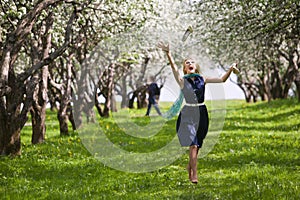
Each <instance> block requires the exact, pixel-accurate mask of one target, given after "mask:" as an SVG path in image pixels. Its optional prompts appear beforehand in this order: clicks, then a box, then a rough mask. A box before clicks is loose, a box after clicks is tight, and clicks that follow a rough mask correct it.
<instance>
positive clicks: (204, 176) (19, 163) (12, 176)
mask: <svg viewBox="0 0 300 200" xmlns="http://www.w3.org/2000/svg"><path fill="white" fill-rule="evenodd" d="M226 103H227V107H226V108H227V111H226V118H225V122H224V128H223V130H222V132H221V134H220V135H219V140H218V143H217V144H216V145H215V146H214V148H213V150H212V151H211V152H209V154H208V155H206V156H204V157H202V158H199V160H198V169H199V183H198V185H193V184H191V183H190V182H189V181H188V175H187V172H186V170H185V167H186V164H187V162H188V154H187V152H186V153H184V154H183V155H182V156H180V157H179V158H178V159H176V160H175V161H174V162H173V163H172V164H170V165H168V166H166V167H163V168H161V169H158V170H155V171H152V172H147V173H129V172H123V171H118V170H115V169H112V168H110V167H108V166H105V165H104V164H102V163H101V162H100V161H99V160H97V159H95V158H94V157H93V156H91V154H90V153H89V152H88V151H87V150H86V148H85V146H84V145H83V144H82V138H81V137H79V135H78V133H72V135H71V136H70V137H59V127H58V124H57V122H56V120H55V116H56V115H55V113H49V114H48V120H47V140H46V142H45V143H43V144H40V145H31V144H30V134H31V130H30V126H27V127H25V128H24V130H23V131H22V156H20V157H18V158H9V157H0V199H116V198H117V199H189V200H190V199H222V200H223V199H230V200H231V199H251V200H252V199H276V200H277V199H300V158H299V155H300V104H299V103H298V102H296V101H294V100H278V101H274V102H271V103H266V102H260V103H256V104H246V103H244V102H243V101H227V102H226ZM162 106H164V105H162ZM211 109H213V108H211ZM152 112H153V114H154V111H152ZM130 113H131V118H132V119H133V120H134V122H135V123H136V124H138V125H139V126H141V127H142V126H146V125H147V124H148V123H151V122H150V121H151V120H154V121H155V120H157V119H158V117H154V118H151V119H150V118H145V117H143V115H144V113H145V110H135V111H130ZM124 120H125V119H124ZM100 123H101V125H102V126H105V127H107V129H106V131H105V133H106V135H107V136H108V137H109V138H110V139H111V140H112V141H113V142H114V143H115V144H116V145H118V146H119V147H121V148H124V149H126V150H128V151H134V152H143V153H144V152H151V151H154V150H157V149H159V148H161V147H162V146H164V145H165V144H166V142H168V140H170V139H171V138H172V137H174V134H175V133H174V132H175V119H173V120H171V121H168V122H166V123H165V124H164V126H163V127H162V129H161V131H160V132H159V134H157V136H155V137H153V138H151V139H148V140H147V139H145V138H140V139H134V137H131V136H130V137H128V138H126V137H124V135H122V131H121V129H120V127H118V126H117V125H116V124H115V123H114V121H113V119H112V118H111V119H102V120H101V121H100ZM120 138H122V139H120ZM145 147H146V148H145Z"/></svg>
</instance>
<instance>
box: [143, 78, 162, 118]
mask: <svg viewBox="0 0 300 200" xmlns="http://www.w3.org/2000/svg"><path fill="white" fill-rule="evenodd" d="M150 79H151V84H150V85H149V86H148V108H147V112H146V116H149V115H150V111H151V107H152V106H153V107H154V108H155V110H156V112H157V113H158V114H159V115H161V112H160V109H159V107H158V98H159V95H160V88H159V87H158V85H157V83H156V82H154V77H150Z"/></svg>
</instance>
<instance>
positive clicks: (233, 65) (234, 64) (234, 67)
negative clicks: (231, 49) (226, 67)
mask: <svg viewBox="0 0 300 200" xmlns="http://www.w3.org/2000/svg"><path fill="white" fill-rule="evenodd" d="M230 68H231V70H232V72H233V73H234V74H239V73H240V70H239V69H238V68H237V63H233V64H232V65H231V67H230Z"/></svg>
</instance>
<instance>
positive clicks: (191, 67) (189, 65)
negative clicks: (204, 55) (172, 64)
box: [184, 59, 197, 74]
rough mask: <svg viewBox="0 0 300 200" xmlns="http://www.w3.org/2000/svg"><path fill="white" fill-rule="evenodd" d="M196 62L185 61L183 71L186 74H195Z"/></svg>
mask: <svg viewBox="0 0 300 200" xmlns="http://www.w3.org/2000/svg"><path fill="white" fill-rule="evenodd" d="M196 69H197V68H196V62H195V61H194V60H192V59H187V60H186V61H185V62H184V70H185V72H186V74H192V73H196Z"/></svg>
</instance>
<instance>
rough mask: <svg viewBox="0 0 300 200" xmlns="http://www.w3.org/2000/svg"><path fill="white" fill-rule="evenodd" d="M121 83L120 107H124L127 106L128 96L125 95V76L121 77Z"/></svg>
mask: <svg viewBox="0 0 300 200" xmlns="http://www.w3.org/2000/svg"><path fill="white" fill-rule="evenodd" d="M121 84H122V87H121V88H122V89H121V96H122V101H121V108H126V107H128V103H129V102H128V96H127V89H126V88H127V84H126V76H123V77H122V78H121Z"/></svg>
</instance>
